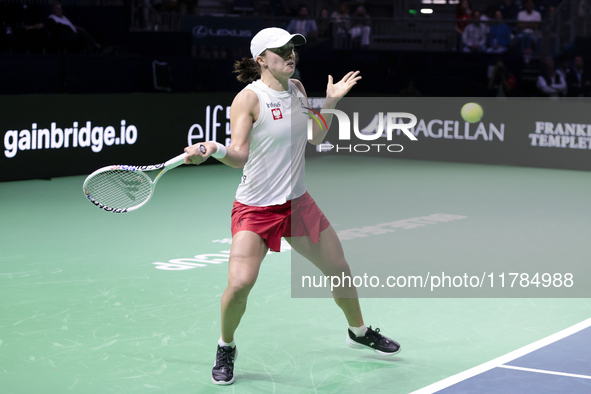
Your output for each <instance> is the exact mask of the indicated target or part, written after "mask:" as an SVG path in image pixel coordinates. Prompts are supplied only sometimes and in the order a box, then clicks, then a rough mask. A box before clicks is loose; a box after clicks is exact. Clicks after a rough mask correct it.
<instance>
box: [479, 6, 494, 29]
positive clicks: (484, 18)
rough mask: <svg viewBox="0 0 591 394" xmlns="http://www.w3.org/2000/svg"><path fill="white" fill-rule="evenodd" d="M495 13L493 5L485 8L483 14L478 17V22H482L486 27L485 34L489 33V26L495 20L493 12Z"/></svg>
mask: <svg viewBox="0 0 591 394" xmlns="http://www.w3.org/2000/svg"><path fill="white" fill-rule="evenodd" d="M496 11H497V7H495V6H494V5H489V6H488V7H486V10H485V11H484V14H482V15H480V22H482V23H483V24H484V25H485V26H486V34H488V32H489V31H490V26H491V25H492V22H493V21H494V20H495V12H496Z"/></svg>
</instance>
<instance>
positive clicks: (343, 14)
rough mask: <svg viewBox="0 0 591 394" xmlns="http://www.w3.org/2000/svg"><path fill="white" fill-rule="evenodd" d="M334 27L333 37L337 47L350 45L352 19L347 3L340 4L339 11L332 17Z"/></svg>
mask: <svg viewBox="0 0 591 394" xmlns="http://www.w3.org/2000/svg"><path fill="white" fill-rule="evenodd" d="M330 20H331V22H332V26H333V36H334V38H335V47H337V48H342V47H346V46H347V45H348V41H349V29H350V28H351V17H350V16H349V6H348V5H347V4H346V3H340V4H339V10H338V11H334V12H333V13H332V14H331V15H330Z"/></svg>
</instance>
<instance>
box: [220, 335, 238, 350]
mask: <svg viewBox="0 0 591 394" xmlns="http://www.w3.org/2000/svg"><path fill="white" fill-rule="evenodd" d="M218 345H220V346H222V347H224V346H230V347H231V348H234V347H236V342H234V341H232V342H230V343H226V342H224V341H222V337H220V340H219V341H218Z"/></svg>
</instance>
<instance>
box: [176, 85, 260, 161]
mask: <svg viewBox="0 0 591 394" xmlns="http://www.w3.org/2000/svg"><path fill="white" fill-rule="evenodd" d="M259 109H260V106H259V99H258V96H257V94H256V93H255V92H253V91H252V90H249V89H245V90H243V91H241V92H240V93H238V94H237V95H236V97H235V98H234V101H233V102H232V107H231V108H230V124H231V126H232V142H231V144H230V146H229V147H227V148H226V152H227V153H226V156H225V157H224V158H221V159H218V160H219V161H220V162H222V163H224V164H226V165H228V166H230V167H234V168H243V167H244V165H245V164H246V162H247V161H248V151H249V149H250V132H251V130H252V124H253V123H254V122H255V120H256V119H257V118H258V115H259ZM199 145H203V146H205V149H206V151H205V153H201V151H200V150H199ZM217 150H218V147H217V144H216V143H215V142H213V141H206V142H198V143H197V144H195V145H191V146H188V147H186V148H185V152H186V153H187V154H188V156H187V157H186V158H185V164H197V165H198V164H201V163H203V162H204V161H205V160H207V158H208V157H209V156H211V155H212V154H214V153H216V152H217Z"/></svg>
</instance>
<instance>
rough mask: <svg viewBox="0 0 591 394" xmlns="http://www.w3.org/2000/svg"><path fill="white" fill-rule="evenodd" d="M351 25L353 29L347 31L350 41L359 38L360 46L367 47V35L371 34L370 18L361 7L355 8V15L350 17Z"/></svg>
mask: <svg viewBox="0 0 591 394" xmlns="http://www.w3.org/2000/svg"><path fill="white" fill-rule="evenodd" d="M351 23H352V25H353V27H352V28H351V30H349V33H350V34H351V39H352V40H355V39H357V38H360V37H361V46H362V47H367V46H369V35H370V34H371V26H370V23H371V18H370V17H369V15H367V13H366V12H365V8H364V7H363V6H361V5H360V6H359V7H357V9H356V10H355V13H354V14H353V16H352V17H351Z"/></svg>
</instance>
